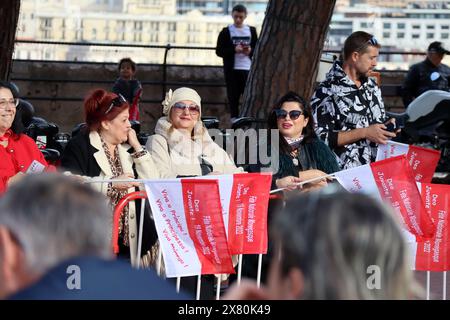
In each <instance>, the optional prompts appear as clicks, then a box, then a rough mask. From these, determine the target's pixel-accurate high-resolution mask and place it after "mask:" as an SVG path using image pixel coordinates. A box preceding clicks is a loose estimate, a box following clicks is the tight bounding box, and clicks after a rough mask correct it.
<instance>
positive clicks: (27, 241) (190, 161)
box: [0, 82, 412, 299]
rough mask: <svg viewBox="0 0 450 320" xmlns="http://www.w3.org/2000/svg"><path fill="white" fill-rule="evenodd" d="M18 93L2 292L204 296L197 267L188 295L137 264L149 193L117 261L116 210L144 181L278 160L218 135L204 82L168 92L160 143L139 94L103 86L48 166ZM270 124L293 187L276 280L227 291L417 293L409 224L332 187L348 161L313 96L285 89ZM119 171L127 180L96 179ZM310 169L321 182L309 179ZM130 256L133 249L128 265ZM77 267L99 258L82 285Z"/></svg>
mask: <svg viewBox="0 0 450 320" xmlns="http://www.w3.org/2000/svg"><path fill="white" fill-rule="evenodd" d="M17 99H18V97H17V92H15V90H14V88H13V86H11V84H10V83H6V82H1V83H0V144H1V147H0V153H1V154H2V155H1V159H2V160H1V165H0V175H1V176H0V178H1V179H0V298H12V299H39V298H41V299H90V298H97V299H188V298H190V297H194V292H195V285H196V277H186V278H183V279H182V281H181V292H182V293H180V294H176V293H175V286H174V285H173V284H172V283H171V282H170V281H164V280H160V279H159V278H158V277H157V276H156V274H154V273H153V271H151V270H135V269H132V268H131V267H129V264H130V263H131V265H133V266H136V265H137V261H136V259H137V252H138V248H137V247H138V243H137V239H138V227H137V226H138V225H139V221H138V216H139V215H138V214H137V212H139V209H140V207H139V205H138V204H137V203H136V204H134V203H130V204H129V205H128V206H126V208H125V209H124V210H123V212H122V215H121V218H120V223H119V241H120V252H119V258H120V259H119V260H114V259H112V258H113V257H111V254H110V239H111V234H110V232H111V227H110V226H111V218H112V210H111V208H113V207H114V206H116V205H117V203H118V202H119V200H120V199H121V198H123V197H124V196H125V195H126V194H128V193H130V192H133V191H135V190H139V189H140V188H143V185H142V184H140V183H138V182H133V180H134V179H165V178H180V177H194V176H203V175H220V174H232V173H238V172H244V171H248V172H260V171H262V170H263V169H267V168H264V165H263V164H261V163H257V164H254V165H249V166H248V167H246V168H245V170H244V168H242V167H237V166H236V165H235V163H234V160H233V159H232V158H231V157H230V156H229V155H228V154H227V153H226V152H225V150H223V149H222V148H221V147H220V146H219V145H218V144H216V143H215V142H214V141H213V139H212V138H211V136H210V135H209V133H208V130H207V129H206V128H205V126H204V124H203V123H202V120H201V115H202V105H201V97H200V96H199V94H198V93H197V92H196V91H195V90H193V89H190V88H178V89H176V90H174V91H172V90H170V91H169V92H168V93H167V95H166V98H165V99H164V101H163V102H162V105H163V117H161V118H160V119H159V120H158V122H157V124H156V128H155V134H154V135H153V136H150V137H149V139H148V141H147V143H146V146H142V145H141V143H140V142H139V140H138V138H137V135H136V132H135V131H134V130H133V129H132V128H131V125H130V121H129V117H130V103H129V102H128V101H127V100H126V99H124V98H123V96H122V95H121V94H116V93H112V92H108V91H105V90H102V89H98V90H94V91H93V92H91V93H90V94H89V95H88V96H87V97H86V99H85V101H84V112H85V122H86V125H85V127H84V128H83V129H82V130H81V131H80V133H79V134H77V135H76V136H74V137H72V139H71V140H70V141H69V143H68V145H67V146H66V148H65V150H64V152H63V154H62V159H61V166H60V167H59V168H55V167H53V166H51V165H48V164H47V162H46V161H45V159H44V157H43V156H42V154H41V152H40V151H39V149H38V148H37V146H36V144H35V143H34V141H33V140H32V139H31V138H29V137H28V136H26V135H25V134H23V128H21V126H20V110H19V109H18V108H17ZM267 123H268V128H269V129H276V130H278V132H279V140H278V141H276V144H277V145H278V146H279V147H278V150H276V151H275V152H278V153H279V155H278V156H279V157H278V159H279V165H278V170H277V171H276V172H273V183H272V189H280V188H281V189H284V191H283V192H284V193H289V194H290V195H291V196H290V197H289V199H288V200H287V201H286V204H285V205H281V206H279V205H278V206H272V207H270V208H269V230H270V234H271V236H270V238H269V254H268V255H267V259H266V261H265V263H266V264H267V268H268V270H267V279H266V277H265V276H264V279H263V282H264V283H265V284H267V287H263V288H262V289H258V288H256V287H255V286H254V285H253V284H251V283H250V282H244V283H243V284H242V285H241V286H240V287H232V288H229V290H228V291H227V293H226V295H225V298H230V299H251V298H261V299H266V298H268V299H286V298H290V299H291V298H293V299H398V298H408V297H410V296H411V294H412V293H411V290H410V288H411V281H410V277H411V272H410V271H409V270H408V268H407V267H406V261H407V257H406V249H405V244H404V243H403V239H402V235H401V232H400V230H399V228H398V227H397V222H395V221H394V219H393V215H392V214H391V213H390V212H388V209H386V208H384V207H382V206H380V205H379V204H378V203H375V202H374V201H372V200H371V199H369V198H366V197H361V196H355V195H351V194H348V193H345V192H343V191H333V192H328V190H330V188H333V186H329V184H330V181H329V180H328V178H326V176H327V174H330V173H333V172H336V171H339V166H338V163H337V161H336V157H335V156H334V154H333V153H332V151H331V150H330V149H329V148H328V146H327V145H326V144H324V143H323V142H322V141H321V140H320V139H319V138H318V137H317V136H316V134H315V132H314V118H313V116H312V110H311V107H310V105H309V104H308V103H307V102H306V100H305V99H303V98H302V97H300V96H299V95H297V94H296V93H294V92H289V93H287V94H285V95H284V96H282V97H281V98H280V99H279V101H278V102H277V103H276V104H275V105H274V107H273V109H272V111H271V112H270V113H269V115H268V119H267ZM273 144H274V142H273V141H272V142H269V145H273ZM269 149H271V150H272V152H274V151H273V150H275V149H273V148H270V147H269ZM36 165H37V166H38V167H39V168H40V169H39V171H56V170H57V171H60V172H61V173H62V172H64V175H61V174H55V173H53V174H51V173H48V174H42V175H27V174H26V173H27V172H33V171H32V170H31V169H30V168H34V167H36ZM30 170H31V171H30ZM105 179H106V180H109V181H113V182H111V183H101V182H98V183H95V180H99V181H100V180H105ZM310 179H315V181H314V182H311V183H308V184H306V185H304V186H302V187H300V186H299V183H301V182H302V181H306V180H310ZM114 180H117V182H114ZM123 180H127V181H128V182H123ZM85 182H90V183H85ZM331 184H332V183H331ZM298 191H300V195H297V193H298ZM302 191H311V192H302ZM105 198H106V199H107V200H108V201H107V202H106V201H104V199H105ZM106 203H109V205H108V206H107V205H106ZM147 209H148V208H147ZM144 217H145V218H144V231H143V239H144V242H143V244H142V251H141V252H142V254H141V259H142V264H143V265H144V266H146V267H149V268H150V269H151V267H152V266H154V265H155V264H156V260H157V256H158V251H159V243H158V239H157V234H156V229H155V225H154V222H153V219H152V217H151V213H150V212H147V213H146V214H145V215H144ZM380 235H381V236H380ZM279 257H281V258H279ZM121 260H130V261H129V263H128V264H125V263H122V261H121ZM246 263H247V265H248V264H250V265H251V266H250V267H249V270H252V269H254V267H255V262H254V261H253V260H249V261H247V262H246ZM71 265H78V266H81V268H82V269H83V270H86V273H87V275H85V276H84V277H85V278H84V279H86V280H85V282H83V285H85V286H84V287H83V290H81V291H77V290H70V289H68V288H67V286H66V280H67V273H66V270H68V267H70V266H71ZM371 265H377V266H379V267H380V268H381V269H382V274H383V277H382V290H372V291H371V290H370V289H368V288H367V286H366V280H367V273H366V270H367V267H369V266H371ZM269 266H270V267H269ZM146 269H148V268H146ZM143 277H146V280H145V281H143V280H142V278H143ZM202 278H203V279H202V295H201V297H202V298H204V299H212V298H213V297H214V282H215V277H214V276H211V277H202ZM225 279H226V277H225V278H224V280H225ZM144 283H145V285H144ZM74 285H75V286H76V281H75V282H74ZM183 292H185V293H183Z"/></svg>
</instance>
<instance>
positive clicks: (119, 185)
mask: <svg viewBox="0 0 450 320" xmlns="http://www.w3.org/2000/svg"><path fill="white" fill-rule="evenodd" d="M116 179H117V180H123V179H134V175H133V174H132V173H124V174H121V175H120V176H117V177H115V178H114V179H113V180H116ZM138 186H139V183H138V182H113V183H112V187H113V189H115V190H119V191H126V190H128V189H129V188H133V187H138Z"/></svg>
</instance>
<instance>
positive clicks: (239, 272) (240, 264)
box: [237, 254, 242, 286]
mask: <svg viewBox="0 0 450 320" xmlns="http://www.w3.org/2000/svg"><path fill="white" fill-rule="evenodd" d="M241 275H242V254H240V255H239V261H238V274H237V285H238V286H239V285H240V284H241Z"/></svg>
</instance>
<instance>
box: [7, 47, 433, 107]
mask: <svg viewBox="0 0 450 320" xmlns="http://www.w3.org/2000/svg"><path fill="white" fill-rule="evenodd" d="M15 42H16V43H18V44H20V43H22V44H48V45H63V46H100V47H125V48H147V49H161V50H164V55H163V59H162V63H161V64H155V63H140V65H143V66H149V65H150V66H152V65H153V66H160V67H161V68H162V79H161V80H154V81H141V83H142V84H143V85H158V86H161V99H164V97H165V93H166V91H167V87H168V86H194V87H220V88H223V87H225V86H226V84H225V82H224V81H222V82H220V83H211V82H199V81H169V80H168V69H169V68H171V67H185V68H202V67H207V68H214V67H216V68H220V69H221V68H222V66H220V65H218V66H213V65H189V64H169V63H168V54H169V51H170V50H209V51H212V50H215V47H205V46H177V45H171V44H170V43H169V44H166V45H144V44H135V43H101V42H65V41H41V40H39V41H37V40H16V41H15ZM323 52H324V53H331V54H339V53H340V51H339V50H328V49H326V50H324V51H323ZM425 54H426V53H425V52H418V51H416V52H405V51H380V55H425ZM15 61H21V60H20V59H17V60H15ZM26 61H31V62H33V61H35V62H43V61H46V62H53V63H70V64H105V65H108V64H116V63H113V62H89V61H83V62H81V61H61V60H26ZM383 72H392V71H389V70H383ZM395 72H400V71H398V70H397V71H395ZM11 80H13V81H14V80H15V81H30V82H58V83H97V84H106V83H109V84H112V83H114V80H96V79H94V80H92V79H67V78H45V77H35V78H26V77H14V76H12V77H11ZM391 86H392V85H391ZM27 99H30V100H49V101H82V100H83V99H82V98H79V97H42V96H39V97H37V96H27ZM142 102H144V103H159V102H160V100H158V99H144V100H143V101H142ZM204 103H205V104H211V105H219V104H225V101H205V102H204Z"/></svg>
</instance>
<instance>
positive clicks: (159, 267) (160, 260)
mask: <svg viewBox="0 0 450 320" xmlns="http://www.w3.org/2000/svg"><path fill="white" fill-rule="evenodd" d="M161 262H162V249H161V244H159V250H158V260H156V272H157V274H158V276H161Z"/></svg>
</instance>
